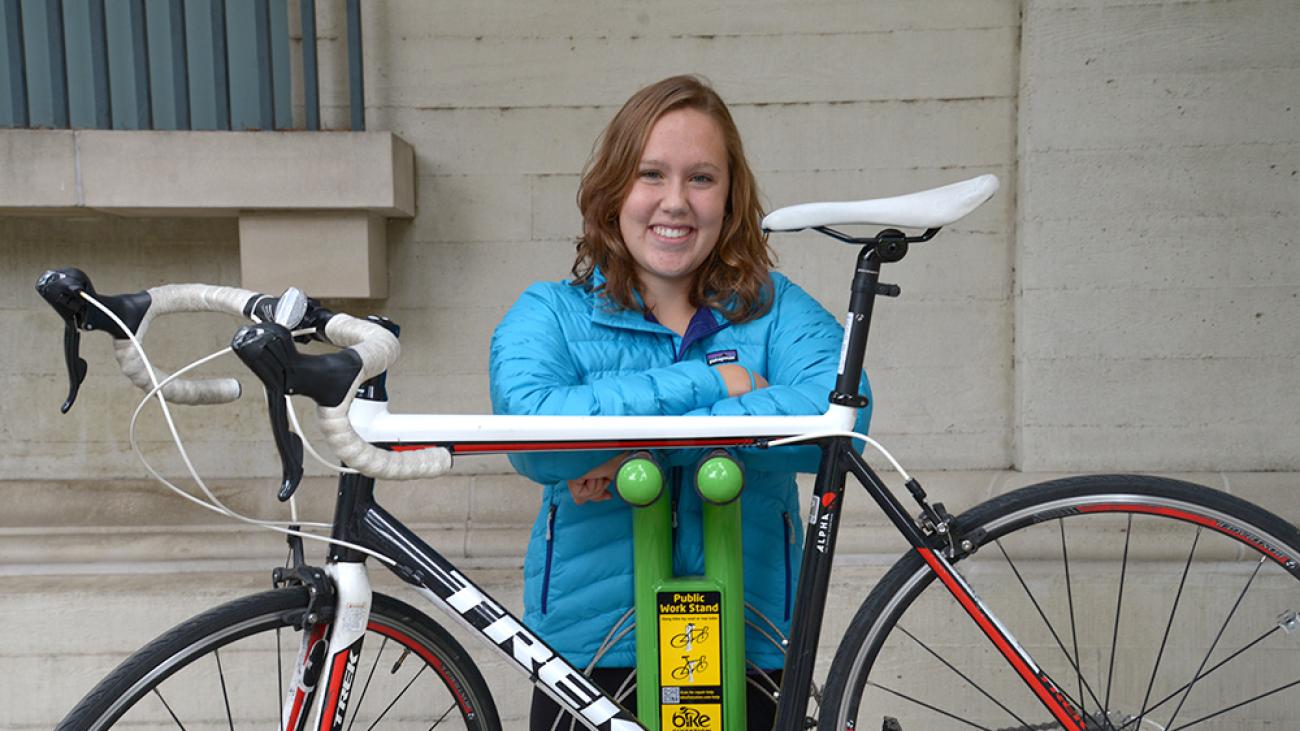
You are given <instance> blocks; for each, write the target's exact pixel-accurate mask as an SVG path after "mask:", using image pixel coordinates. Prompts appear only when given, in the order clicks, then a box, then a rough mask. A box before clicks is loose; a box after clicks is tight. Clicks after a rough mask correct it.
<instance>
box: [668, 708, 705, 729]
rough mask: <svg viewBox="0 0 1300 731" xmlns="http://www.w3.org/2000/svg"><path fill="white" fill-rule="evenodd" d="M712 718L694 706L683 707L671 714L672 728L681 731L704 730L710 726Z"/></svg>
mask: <svg viewBox="0 0 1300 731" xmlns="http://www.w3.org/2000/svg"><path fill="white" fill-rule="evenodd" d="M712 723H713V719H712V718H711V717H710V716H709V714H707V713H701V712H699V711H697V710H695V709H694V708H683V709H682V710H680V711H677V712H676V713H674V714H673V728H675V729H682V731H705V729H710V728H711V727H712Z"/></svg>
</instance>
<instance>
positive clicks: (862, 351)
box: [830, 244, 882, 409]
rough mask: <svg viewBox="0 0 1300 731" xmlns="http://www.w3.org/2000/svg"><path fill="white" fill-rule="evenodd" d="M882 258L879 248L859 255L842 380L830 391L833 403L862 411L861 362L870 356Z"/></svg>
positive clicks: (842, 354)
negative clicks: (871, 333) (868, 350)
mask: <svg viewBox="0 0 1300 731" xmlns="http://www.w3.org/2000/svg"><path fill="white" fill-rule="evenodd" d="M881 263H882V261H881V257H880V256H879V254H878V253H877V252H876V246H875V245H874V244H873V245H868V246H863V247H862V251H860V252H859V253H858V263H857V269H856V271H855V273H854V275H853V287H852V290H851V292H850V294H849V314H848V317H847V318H846V320H845V323H844V327H845V334H844V346H843V348H842V350H841V351H840V368H839V377H838V378H837V379H836V381H835V390H834V391H832V392H831V396H830V400H831V403H833V404H839V405H841V406H851V407H853V408H859V409H860V408H862V407H864V406H866V405H867V399H866V397H865V396H863V395H861V394H859V393H858V386H859V384H860V383H861V381H862V362H863V359H865V358H866V354H867V334H868V332H869V331H870V330H871V311H872V309H873V307H874V306H875V302H876V293H877V291H876V290H877V285H879V283H880V265H881Z"/></svg>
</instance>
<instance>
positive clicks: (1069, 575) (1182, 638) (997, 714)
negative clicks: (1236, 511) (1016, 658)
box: [834, 493, 1300, 731]
mask: <svg viewBox="0 0 1300 731" xmlns="http://www.w3.org/2000/svg"><path fill="white" fill-rule="evenodd" d="M984 527H985V529H986V530H987V531H988V534H989V536H990V538H989V540H988V541H987V542H986V543H985V544H984V545H983V546H982V548H980V550H979V551H978V552H977V553H976V554H975V555H974V556H973V557H971V558H970V559H967V560H965V561H962V562H961V563H960V564H959V565H958V566H959V569H960V570H961V571H962V572H963V573H964V574H965V575H966V576H967V578H968V580H969V581H970V582H971V584H972V585H973V586H974V588H975V590H976V591H977V592H979V593H980V594H981V597H982V598H983V599H984V600H985V601H986V602H987V603H988V604H989V605H990V606H991V608H992V610H993V611H994V613H995V614H997V615H998V617H999V618H1000V619H1002V620H1003V621H1004V623H1006V624H1007V625H1008V627H1009V628H1010V629H1011V631H1012V633H1013V634H1014V635H1015V636H1016V638H1017V639H1018V640H1019V641H1020V643H1021V644H1022V645H1023V646H1025V647H1026V648H1027V649H1028V650H1029V652H1030V653H1031V655H1033V657H1034V658H1035V659H1036V660H1038V661H1039V663H1040V664H1041V665H1042V666H1043V670H1044V671H1046V672H1047V673H1048V674H1049V675H1050V676H1051V677H1052V678H1053V679H1055V681H1056V682H1057V684H1058V685H1059V686H1061V690H1062V691H1063V692H1064V693H1065V694H1066V695H1067V696H1068V697H1069V698H1070V699H1071V700H1072V701H1074V702H1075V705H1076V707H1078V706H1081V707H1082V708H1083V709H1084V710H1085V712H1086V714H1087V715H1088V716H1089V717H1090V718H1091V719H1092V720H1091V721H1090V724H1091V725H1090V726H1089V728H1098V729H1105V730H1106V731H1111V730H1112V729H1114V730H1116V731H1155V730H1156V729H1164V730H1168V729H1174V728H1187V727H1190V728H1196V729H1208V728H1233V729H1238V728H1254V727H1255V726H1251V725H1250V724H1259V725H1260V727H1263V726H1264V725H1267V724H1269V723H1273V724H1277V726H1278V727H1285V726H1286V725H1287V723H1288V722H1289V721H1290V719H1293V718H1295V717H1296V715H1297V712H1298V711H1300V631H1295V630H1296V629H1297V628H1296V627H1295V626H1294V625H1295V624H1296V622H1294V620H1293V621H1292V622H1290V623H1289V624H1290V625H1292V626H1290V627H1288V626H1285V625H1287V624H1288V623H1286V622H1283V621H1281V620H1280V619H1279V615H1283V614H1284V613H1290V616H1292V617H1293V616H1294V612H1295V611H1296V610H1297V609H1300V581H1297V579H1296V577H1295V575H1294V574H1293V572H1294V571H1295V562H1294V554H1292V553H1291V552H1290V549H1287V548H1286V543H1285V542H1284V541H1282V540H1280V539H1279V538H1278V537H1277V536H1274V535H1270V534H1269V533H1268V532H1267V531H1264V530H1259V529H1258V528H1247V529H1245V530H1243V526H1242V521H1241V520H1239V519H1236V518H1234V517H1232V516H1230V515H1228V514H1226V513H1223V512H1219V511H1216V510H1211V509H1207V508H1205V507H1202V506H1197V505H1193V504H1191V503H1187V502H1183V501H1180V500H1177V499H1173V498H1168V497H1160V496H1153V495H1145V494H1128V495H1117V494H1114V493H1111V494H1107V495H1096V496H1089V497H1070V498H1062V499H1058V500H1053V501H1050V502H1043V503H1039V504H1036V505H1031V506H1027V507H1024V508H1022V509H1019V510H1016V511H1015V512H1012V513H1009V514H1007V515H1005V516H1001V517H999V518H997V519H995V520H992V521H989V522H987V523H986V524H985V526H984ZM1054 543H1055V544H1056V545H1055V547H1054V551H1055V553H1050V552H1049V549H1052V548H1053V545H1052V544H1054ZM1062 545H1064V548H1062V547H1061V546H1062ZM1071 546H1074V547H1076V549H1077V550H1075V549H1072V548H1071ZM1072 550H1073V555H1071V551H1072ZM1053 563H1054V564H1055V565H1056V567H1057V570H1056V571H1055V573H1053V571H1052V570H1051V568H1050V565H1052V564H1053ZM932 579H933V575H932V574H931V573H930V571H929V569H928V568H927V567H925V566H924V565H920V564H919V562H918V565H917V568H916V569H915V570H914V571H913V572H912V573H911V574H910V575H909V576H907V578H906V581H905V583H904V589H903V591H900V592H898V593H896V594H895V595H894V596H893V597H892V598H891V599H890V600H889V601H888V602H887V603H885V605H884V607H883V611H881V612H880V617H881V619H880V620H879V621H876V622H875V623H873V624H872V626H871V628H870V631H869V632H868V637H867V641H866V642H864V643H863V644H862V646H861V648H859V651H858V652H857V654H856V656H854V658H853V662H852V665H851V667H852V671H851V674H850V676H849V680H848V687H849V688H850V689H857V688H859V687H861V688H863V689H864V690H863V693H862V698H861V701H860V705H858V704H855V703H853V702H852V701H846V702H844V703H841V704H840V707H839V709H838V715H837V717H836V718H835V719H834V722H835V728H839V729H843V728H851V727H852V728H861V729H875V728H880V726H881V723H882V720H883V719H884V718H885V717H889V716H893V717H897V718H898V719H899V720H900V722H901V727H902V728H904V729H909V730H910V729H911V728H927V729H931V728H985V729H995V730H997V731H1001V730H1002V729H1024V728H1059V726H1057V725H1056V724H1055V723H1054V722H1052V719H1051V718H1050V717H1049V716H1047V715H1046V712H1045V711H1044V710H1043V709H1042V708H1041V706H1039V705H1038V704H1037V702H1036V701H1035V700H1034V699H1033V698H1032V696H1031V695H1030V694H1029V691H1028V689H1027V688H1026V687H1025V686H1024V685H1023V683H1021V682H1020V681H1019V680H1018V679H1016V678H1015V676H1014V674H1012V673H1011V671H1010V670H1009V668H1007V666H1006V664H1005V661H1004V660H1003V659H1002V658H1001V657H1000V656H998V655H995V653H993V651H992V650H991V646H990V645H989V643H988V642H987V641H986V640H984V638H983V637H982V636H978V631H977V630H975V628H974V624H973V623H972V622H970V620H969V619H968V618H966V616H965V615H964V614H960V612H959V611H958V610H957V609H956V607H957V605H956V602H955V601H953V600H952V598H951V597H950V596H949V595H948V594H947V592H946V591H945V590H944V589H943V588H942V586H941V585H940V584H939V583H938V582H933V581H932ZM1126 595H1127V596H1126ZM1125 602H1128V606H1127V607H1126V606H1125ZM1035 605H1037V606H1035ZM902 611H906V613H905V614H903V615H902V617H901V621H900V622H899V623H898V625H897V626H895V625H894V623H893V620H894V619H896V618H898V615H899V613H900V612H902ZM1216 612H1217V614H1216ZM1071 615H1073V616H1071ZM1044 617H1046V620H1045V619H1044ZM1117 618H1118V619H1117ZM878 643H879V644H880V645H881V646H880V647H877V644H878ZM1076 648H1077V649H1076ZM971 656H974V657H973V658H972V657H971ZM869 662H870V663H872V669H871V671H870V675H869V676H864V672H863V671H864V670H865V669H866V666H867V665H868V663H869ZM1005 679H1009V680H1005ZM848 695H849V696H850V697H856V696H857V695H858V693H857V692H856V691H855V692H853V693H849V694H848ZM990 696H991V698H990ZM1080 699H1082V702H1080ZM926 704H928V706H929V707H927V705H926ZM851 722H852V723H853V724H854V725H852V726H850V725H849V724H850V723H851ZM909 723H910V725H909Z"/></svg>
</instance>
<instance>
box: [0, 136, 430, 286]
mask: <svg viewBox="0 0 1300 731" xmlns="http://www.w3.org/2000/svg"><path fill="white" fill-rule="evenodd" d="M86 211H94V212H98V213H103V214H108V215H114V216H206V217H214V216H216V217H223V216H238V217H239V233H240V255H241V267H240V268H241V272H242V275H243V282H242V284H243V286H244V287H246V288H248V289H252V290H256V291H261V292H268V293H277V292H280V291H282V290H283V289H284V288H286V287H288V286H297V287H300V288H302V289H304V290H305V291H307V292H308V293H309V294H311V295H312V296H315V297H348V298H381V297H387V296H388V258H387V255H386V253H387V236H386V227H385V225H384V223H385V219H386V218H389V217H398V218H410V217H412V216H414V215H415V150H414V149H413V148H412V147H411V146H410V145H409V144H407V143H406V142H405V141H403V140H402V139H401V138H400V137H398V136H396V135H394V134H393V133H391V132H161V131H147V132H119V131H106V130H80V131H69V130H0V215H4V214H15V215H32V214H42V215H69V214H80V213H84V212H86Z"/></svg>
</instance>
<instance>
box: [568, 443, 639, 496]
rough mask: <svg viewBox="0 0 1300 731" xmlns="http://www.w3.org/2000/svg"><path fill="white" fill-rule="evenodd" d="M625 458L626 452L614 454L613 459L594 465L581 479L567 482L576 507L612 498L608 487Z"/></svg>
mask: <svg viewBox="0 0 1300 731" xmlns="http://www.w3.org/2000/svg"><path fill="white" fill-rule="evenodd" d="M626 457H627V453H626V452H621V453H619V454H616V455H614V458H613V459H611V460H609V461H608V462H603V463H601V464H598V465H596V466H595V467H593V468H591V469H590V470H589V471H588V472H587V474H585V475H583V476H582V477H579V478H578V479H576V480H569V494H570V495H572V496H573V502H574V503H575V504H577V505H581V504H583V503H585V502H593V503H598V502H600V501H602V500H609V499H610V498H612V497H614V496H613V495H611V494H609V485H610V483H612V482H613V481H614V474H615V473H616V472H618V466H619V465H620V464H622V463H623V459H624V458H626Z"/></svg>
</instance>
